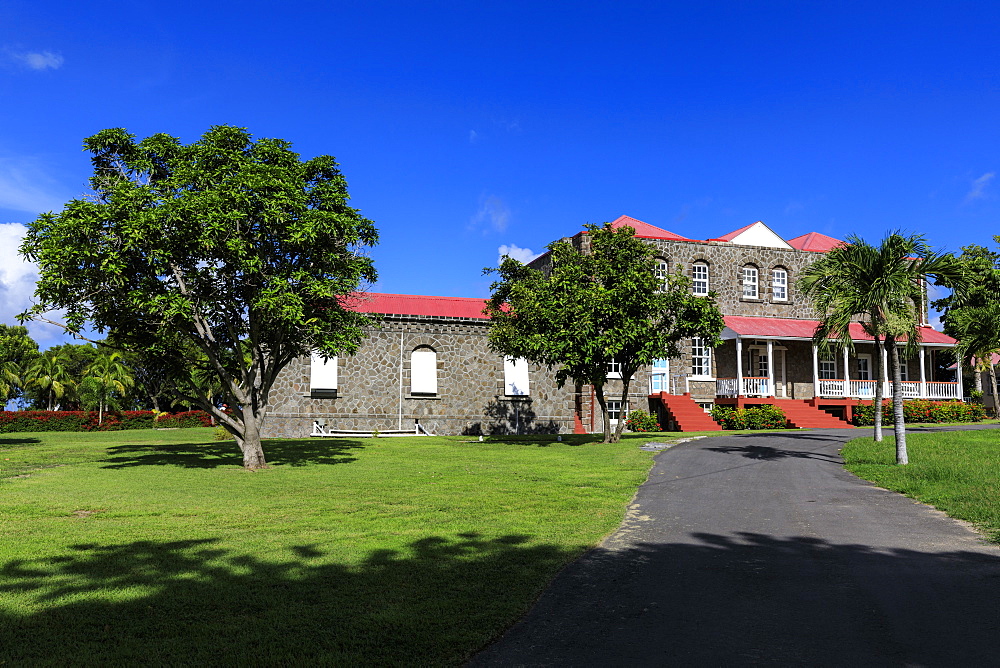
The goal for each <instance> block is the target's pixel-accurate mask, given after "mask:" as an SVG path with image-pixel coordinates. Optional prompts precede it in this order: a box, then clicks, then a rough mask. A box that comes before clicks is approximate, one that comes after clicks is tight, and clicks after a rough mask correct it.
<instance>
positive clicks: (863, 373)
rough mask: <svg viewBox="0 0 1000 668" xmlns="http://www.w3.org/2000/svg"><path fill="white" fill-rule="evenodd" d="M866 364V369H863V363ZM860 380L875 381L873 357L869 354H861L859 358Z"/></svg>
mask: <svg viewBox="0 0 1000 668" xmlns="http://www.w3.org/2000/svg"><path fill="white" fill-rule="evenodd" d="M862 362H864V363H865V368H863V369H862V368H861V363H862ZM856 365H857V370H858V380H875V377H874V375H873V374H872V356H871V355H869V354H868V353H859V354H858V356H857V363H856Z"/></svg>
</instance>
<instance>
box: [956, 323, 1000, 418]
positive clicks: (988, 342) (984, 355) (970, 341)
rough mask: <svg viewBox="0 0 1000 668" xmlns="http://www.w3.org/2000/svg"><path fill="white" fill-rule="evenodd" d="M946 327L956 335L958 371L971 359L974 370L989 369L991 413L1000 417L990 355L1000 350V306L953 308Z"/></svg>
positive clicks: (995, 374) (993, 369)
mask: <svg viewBox="0 0 1000 668" xmlns="http://www.w3.org/2000/svg"><path fill="white" fill-rule="evenodd" d="M948 316H949V319H948V326H949V329H950V330H951V331H953V332H955V333H956V334H957V335H958V345H957V346H955V357H956V359H957V361H958V373H962V364H963V363H964V362H965V361H966V360H971V361H972V367H973V371H974V373H976V375H978V374H979V373H981V372H983V371H988V372H989V374H990V375H989V377H990V386H991V388H992V390H993V416H994V417H1000V403H998V402H997V399H996V397H997V373H996V369H995V368H994V366H993V354H994V353H997V352H1000V305H998V304H995V303H994V304H989V305H987V306H974V307H967V308H958V309H952V310H950V311H949V313H948Z"/></svg>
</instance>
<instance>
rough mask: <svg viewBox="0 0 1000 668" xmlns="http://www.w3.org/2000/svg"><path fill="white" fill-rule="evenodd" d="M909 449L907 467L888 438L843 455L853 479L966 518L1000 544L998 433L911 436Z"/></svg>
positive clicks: (853, 446)
mask: <svg viewBox="0 0 1000 668" xmlns="http://www.w3.org/2000/svg"><path fill="white" fill-rule="evenodd" d="M891 433H892V432H891V430H890V431H889V432H888V434H891ZM906 446H907V450H908V454H909V458H910V463H909V464H907V465H906V466H896V464H895V440H894V439H893V438H892V436H889V435H887V436H886V438H885V440H884V441H882V443H875V442H874V441H873V440H872V439H871V438H859V439H855V440H853V441H850V442H849V443H848V444H847V445H845V446H844V450H843V453H842V454H843V457H844V461H845V462H846V466H847V469H848V470H849V471H851V472H852V473H854V474H855V475H857V476H859V477H861V478H864V479H865V480H870V481H872V482H873V483H875V484H876V485H878V486H879V487H884V488H886V489H891V490H895V491H897V492H902V493H903V494H906V495H907V496H909V497H912V498H914V499H917V500H918V501H921V502H923V503H927V504H930V505H932V506H935V507H936V508H940V509H941V510H943V511H944V512H946V513H948V514H949V515H951V516H952V517H957V518H959V519H963V520H967V521H969V522H971V523H973V524H975V525H976V526H977V527H979V528H980V529H981V530H982V531H983V533H985V534H986V535H987V536H988V537H989V538H990V539H991V540H993V541H996V542H1000V431H998V430H994V429H984V430H976V431H944V432H931V433H914V432H908V433H907V435H906Z"/></svg>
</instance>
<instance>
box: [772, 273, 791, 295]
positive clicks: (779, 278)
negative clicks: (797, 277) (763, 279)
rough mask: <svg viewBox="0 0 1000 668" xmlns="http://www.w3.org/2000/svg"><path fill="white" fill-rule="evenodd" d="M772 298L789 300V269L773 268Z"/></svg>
mask: <svg viewBox="0 0 1000 668" xmlns="http://www.w3.org/2000/svg"><path fill="white" fill-rule="evenodd" d="M771 300H772V301H776V302H787V301H788V270H787V269H772V270H771Z"/></svg>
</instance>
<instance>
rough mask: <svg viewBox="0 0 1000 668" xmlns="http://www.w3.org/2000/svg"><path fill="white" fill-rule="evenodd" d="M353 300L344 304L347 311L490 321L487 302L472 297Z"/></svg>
mask: <svg viewBox="0 0 1000 668" xmlns="http://www.w3.org/2000/svg"><path fill="white" fill-rule="evenodd" d="M352 300H356V301H353V303H350V304H345V306H346V308H349V309H351V310H353V311H360V312H362V313H385V314H393V315H428V316H439V317H447V318H477V319H479V320H486V319H487V318H486V316H485V315H483V309H484V308H485V307H486V300H485V299H476V298H473V297H428V296H424V295H392V294H385V293H381V292H366V293H362V294H358V295H355V296H354V297H353V298H352Z"/></svg>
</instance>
